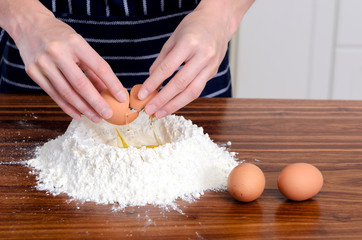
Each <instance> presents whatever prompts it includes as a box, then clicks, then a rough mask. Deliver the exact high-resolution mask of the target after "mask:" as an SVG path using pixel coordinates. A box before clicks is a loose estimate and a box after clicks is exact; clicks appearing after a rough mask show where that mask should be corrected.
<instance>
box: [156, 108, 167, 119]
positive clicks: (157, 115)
mask: <svg viewBox="0 0 362 240" xmlns="http://www.w3.org/2000/svg"><path fill="white" fill-rule="evenodd" d="M166 115H167V112H166V111H164V110H160V111H158V112H157V113H156V118H163V117H165V116H166Z"/></svg>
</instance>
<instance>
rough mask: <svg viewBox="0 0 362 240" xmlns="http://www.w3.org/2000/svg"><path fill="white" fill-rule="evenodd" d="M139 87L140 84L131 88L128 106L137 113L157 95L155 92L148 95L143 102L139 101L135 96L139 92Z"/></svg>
mask: <svg viewBox="0 0 362 240" xmlns="http://www.w3.org/2000/svg"><path fill="white" fill-rule="evenodd" d="M141 86H142V84H136V85H134V86H133V88H132V89H131V94H130V106H131V108H133V109H136V110H137V111H141V110H142V109H143V108H144V107H145V106H146V104H147V103H148V101H149V100H150V99H151V98H153V97H154V96H155V95H156V94H157V93H158V92H157V91H156V90H155V91H153V92H152V93H151V94H150V95H148V97H147V98H145V99H143V100H139V99H138V96H137V95H138V92H139V90H140V88H141Z"/></svg>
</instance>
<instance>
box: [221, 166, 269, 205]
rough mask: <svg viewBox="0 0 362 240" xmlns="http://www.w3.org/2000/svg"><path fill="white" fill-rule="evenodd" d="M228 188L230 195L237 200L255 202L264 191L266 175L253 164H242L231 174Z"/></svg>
mask: <svg viewBox="0 0 362 240" xmlns="http://www.w3.org/2000/svg"><path fill="white" fill-rule="evenodd" d="M227 188H228V191H229V193H230V195H231V196H232V197H233V198H235V199H236V200H239V201H241V202H251V201H254V200H255V199H257V198H258V197H259V196H260V195H261V194H262V193H263V191H264V188H265V176H264V173H263V172H262V170H261V169H260V168H259V167H258V166H256V165H254V164H252V163H242V164H240V165H238V166H236V167H235V168H234V169H233V170H232V171H231V172H230V174H229V176H228V180H227Z"/></svg>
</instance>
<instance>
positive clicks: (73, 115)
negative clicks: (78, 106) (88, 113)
mask: <svg viewBox="0 0 362 240" xmlns="http://www.w3.org/2000/svg"><path fill="white" fill-rule="evenodd" d="M70 116H71V117H72V118H73V119H75V120H79V119H80V117H81V116H80V115H79V114H78V113H71V114H70Z"/></svg>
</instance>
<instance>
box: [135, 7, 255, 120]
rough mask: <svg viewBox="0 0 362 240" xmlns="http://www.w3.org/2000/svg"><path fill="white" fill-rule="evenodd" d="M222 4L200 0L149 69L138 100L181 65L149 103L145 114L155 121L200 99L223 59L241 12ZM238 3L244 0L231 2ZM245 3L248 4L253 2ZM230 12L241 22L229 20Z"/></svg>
mask: <svg viewBox="0 0 362 240" xmlns="http://www.w3.org/2000/svg"><path fill="white" fill-rule="evenodd" d="M223 2H224V1H220V0H216V1H213V0H211V1H210V0H209V1H201V2H200V4H199V6H198V7H197V8H196V9H195V10H194V11H193V12H192V13H190V14H189V15H187V16H186V17H185V18H184V19H183V20H182V22H181V23H180V24H179V26H178V27H177V28H176V30H175V31H174V33H173V34H172V35H171V37H170V38H169V39H168V40H167V42H166V43H165V45H164V46H163V48H162V50H161V52H160V54H159V56H158V57H157V59H156V60H155V62H154V63H153V65H152V66H151V68H150V76H149V78H148V79H146V81H145V82H144V83H143V86H142V88H141V89H140V92H139V94H138V97H139V98H140V99H141V100H142V99H144V98H145V97H146V96H148V94H149V93H151V92H153V91H154V90H155V89H157V88H158V87H159V86H160V85H161V84H162V82H163V81H165V80H166V79H167V78H168V77H170V76H171V75H172V74H173V73H174V72H175V71H176V70H177V69H178V68H179V67H180V66H181V65H182V64H184V65H183V66H182V67H181V68H180V70H179V71H178V72H177V73H176V75H175V76H174V77H173V78H172V79H171V80H170V81H169V83H168V84H166V86H165V87H164V88H163V89H162V90H161V91H160V92H159V93H158V94H157V95H156V96H155V97H154V98H153V99H151V100H150V101H149V102H148V104H147V105H146V107H145V111H146V113H147V114H149V115H152V114H154V113H155V116H156V117H157V118H162V117H164V116H166V115H168V114H171V113H173V112H175V111H177V110H178V109H180V108H181V107H183V106H185V105H186V104H188V103H190V102H191V101H193V100H194V99H196V98H197V97H199V96H200V94H201V92H202V90H203V89H204V87H205V85H206V83H207V81H208V80H210V79H211V78H212V77H213V76H215V74H216V73H217V70H218V67H219V65H220V63H221V61H222V60H223V58H224V56H225V53H226V50H227V44H228V42H229V40H230V39H231V36H232V35H233V33H234V32H235V31H236V29H237V26H238V24H235V22H237V21H241V17H240V15H241V16H243V12H242V11H236V10H235V9H234V8H232V6H231V5H230V6H227V7H228V8H227V7H225V6H223V5H225V3H223ZM229 2H230V1H229ZM239 2H245V1H240V0H237V1H235V2H233V3H234V4H239V5H240V3H239ZM248 2H250V5H251V3H252V1H250V0H248ZM250 5H248V6H247V8H249V7H250ZM243 7H244V8H245V3H244V4H243ZM245 12H246V11H245ZM245 12H244V13H245ZM227 13H229V14H227ZM231 13H233V14H237V15H238V17H237V18H240V19H238V20H235V19H233V21H232V20H231V17H230V15H232V14H231ZM235 25H236V26H235Z"/></svg>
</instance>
